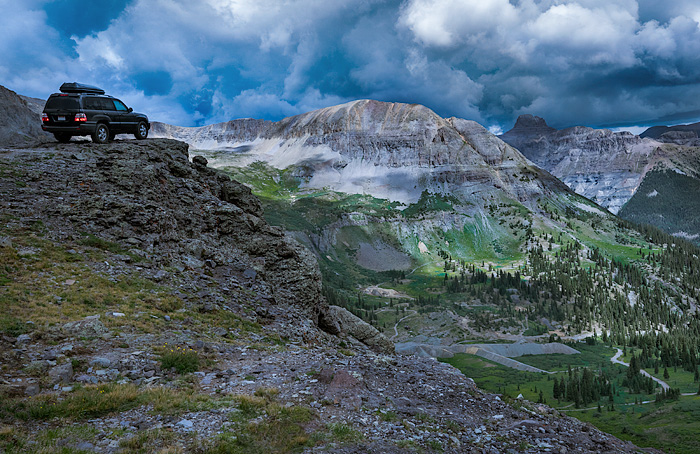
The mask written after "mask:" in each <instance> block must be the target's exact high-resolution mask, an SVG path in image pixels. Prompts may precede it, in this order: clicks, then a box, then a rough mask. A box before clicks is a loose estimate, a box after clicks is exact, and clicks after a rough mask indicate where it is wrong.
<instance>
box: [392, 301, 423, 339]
mask: <svg viewBox="0 0 700 454" xmlns="http://www.w3.org/2000/svg"><path fill="white" fill-rule="evenodd" d="M406 312H413V313H412V314H409V315H405V316H403V317H402V318H400V319H399V320H398V321H397V322H396V324H394V335H393V336H391V339H390V340H392V341H393V340H394V339H396V338H397V337H398V335H399V323H401V322H402V321H404V320H406V319H407V318H408V317H413V316H414V315H416V314H417V313H418V312H416V311H414V310H413V309H409V310H408V311H406Z"/></svg>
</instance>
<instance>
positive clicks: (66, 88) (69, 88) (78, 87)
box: [61, 82, 105, 95]
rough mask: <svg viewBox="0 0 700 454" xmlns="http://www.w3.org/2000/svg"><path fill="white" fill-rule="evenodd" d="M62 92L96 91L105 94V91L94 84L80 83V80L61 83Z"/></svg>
mask: <svg viewBox="0 0 700 454" xmlns="http://www.w3.org/2000/svg"><path fill="white" fill-rule="evenodd" d="M61 92H62V93H95V94H98V95H104V94H105V91H104V90H103V89H101V88H98V87H95V86H93V85H85V84H79V83H78V82H66V83H64V84H63V85H61Z"/></svg>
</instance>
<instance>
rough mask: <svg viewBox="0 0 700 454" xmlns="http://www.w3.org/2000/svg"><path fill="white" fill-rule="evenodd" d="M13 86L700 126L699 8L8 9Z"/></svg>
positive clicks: (619, 4) (215, 109) (432, 3)
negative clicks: (73, 84)
mask: <svg viewBox="0 0 700 454" xmlns="http://www.w3.org/2000/svg"><path fill="white" fill-rule="evenodd" d="M0 11H2V12H3V13H2V14H0V30H2V31H3V33H2V39H0V84H1V85H4V86H6V87H8V88H10V89H12V90H14V91H16V92H18V93H20V94H24V95H29V96H35V97H39V98H46V97H47V96H48V95H49V94H50V93H52V92H55V91H57V89H58V87H59V86H60V84H61V83H62V82H65V81H79V82H83V83H90V84H95V85H98V86H101V87H103V88H105V89H106V90H107V91H108V93H110V94H113V95H115V96H117V97H120V98H122V99H123V100H124V101H126V102H127V104H129V105H131V106H133V107H134V108H135V109H136V110H138V111H141V112H145V113H147V114H148V115H149V117H150V118H151V119H154V120H160V121H165V122H169V123H173V124H178V125H183V126H195V125H202V124H209V123H214V122H219V121H226V120H230V119H234V118H242V117H253V118H265V119H270V120H277V119H281V118H283V117H286V116H290V115H295V114H298V113H303V112H307V111H310V110H313V109H317V108H321V107H326V106H330V105H335V104H339V103H343V102H346V101H350V100H354V99H361V98H370V99H378V100H382V101H399V102H409V103H420V104H424V105H426V106H428V107H430V108H431V109H433V110H434V111H436V112H437V113H438V114H439V115H441V116H443V117H450V116H457V117H462V118H467V119H471V120H476V121H478V122H480V123H482V124H483V125H485V126H487V127H490V128H491V129H492V130H493V131H498V130H499V128H500V129H502V130H504V131H505V130H507V129H510V127H511V126H512V125H513V123H514V121H515V119H516V118H517V116H518V115H519V114H522V113H531V114H535V115H539V116H542V117H544V118H545V119H546V120H547V121H548V123H549V124H550V125H553V126H556V127H566V126H572V125H588V126H594V127H623V126H624V127H627V126H634V125H637V126H640V125H651V124H658V123H683V122H692V121H698V120H700V24H699V22H700V2H698V1H697V0H667V1H664V2H660V1H658V0H577V1H570V0H402V1H399V0H396V1H392V0H332V1H329V0H285V1H283V0H198V1H192V0H90V1H85V0H80V1H78V0H22V1H17V0H0Z"/></svg>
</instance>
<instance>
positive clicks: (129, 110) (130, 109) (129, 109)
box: [126, 107, 134, 113]
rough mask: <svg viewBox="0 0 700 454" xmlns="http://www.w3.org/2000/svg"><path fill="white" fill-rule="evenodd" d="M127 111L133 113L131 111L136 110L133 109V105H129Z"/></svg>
mask: <svg viewBox="0 0 700 454" xmlns="http://www.w3.org/2000/svg"><path fill="white" fill-rule="evenodd" d="M126 111H127V112H129V113H131V112H133V111H134V109H132V108H131V107H129V108H128V109H127V110H126Z"/></svg>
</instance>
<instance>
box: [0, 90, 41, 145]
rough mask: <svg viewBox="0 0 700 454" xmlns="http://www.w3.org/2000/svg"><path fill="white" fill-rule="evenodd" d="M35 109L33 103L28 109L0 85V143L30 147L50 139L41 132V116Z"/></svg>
mask: <svg viewBox="0 0 700 454" xmlns="http://www.w3.org/2000/svg"><path fill="white" fill-rule="evenodd" d="M42 108H43V106H42ZM33 109H34V110H33ZM35 109H36V106H35V104H34V103H33V104H32V105H31V107H30V104H28V103H27V101H25V100H24V99H22V97H20V96H19V95H17V93H15V92H14V91H12V90H8V89H7V88H5V87H3V86H2V85H0V143H2V144H5V145H30V144H33V143H36V142H40V141H42V140H47V139H50V138H51V137H52V136H51V135H50V134H48V133H45V132H44V131H42V130H41V115H40V114H39V115H37V113H36V110H35Z"/></svg>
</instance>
